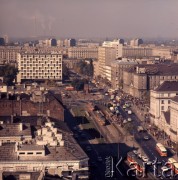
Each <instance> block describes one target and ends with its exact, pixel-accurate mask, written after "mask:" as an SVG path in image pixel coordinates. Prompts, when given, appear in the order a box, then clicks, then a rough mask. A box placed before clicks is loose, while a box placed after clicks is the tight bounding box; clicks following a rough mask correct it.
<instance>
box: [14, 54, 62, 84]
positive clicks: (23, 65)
mask: <svg viewBox="0 0 178 180" xmlns="http://www.w3.org/2000/svg"><path fill="white" fill-rule="evenodd" d="M17 59H18V70H19V74H18V76H17V82H18V83H20V82H21V81H22V80H47V79H49V80H55V81H57V82H61V81H62V54H60V53H56V52H51V53H47V52H45V53H43V52H36V53H35V52H34V53H28V52H27V53H19V54H18V58H17Z"/></svg>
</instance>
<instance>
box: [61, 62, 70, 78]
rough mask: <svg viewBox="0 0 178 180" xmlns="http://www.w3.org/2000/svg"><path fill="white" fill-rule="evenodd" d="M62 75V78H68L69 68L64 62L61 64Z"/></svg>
mask: <svg viewBox="0 0 178 180" xmlns="http://www.w3.org/2000/svg"><path fill="white" fill-rule="evenodd" d="M62 75H63V77H64V78H68V77H69V69H68V67H67V66H66V64H64V63H63V64H62Z"/></svg>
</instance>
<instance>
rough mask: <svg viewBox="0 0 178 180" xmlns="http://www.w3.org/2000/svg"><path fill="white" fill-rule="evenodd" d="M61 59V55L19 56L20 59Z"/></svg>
mask: <svg viewBox="0 0 178 180" xmlns="http://www.w3.org/2000/svg"><path fill="white" fill-rule="evenodd" d="M37 57H38V58H42V57H44V58H46V57H61V55H38V56H37V55H21V58H37Z"/></svg>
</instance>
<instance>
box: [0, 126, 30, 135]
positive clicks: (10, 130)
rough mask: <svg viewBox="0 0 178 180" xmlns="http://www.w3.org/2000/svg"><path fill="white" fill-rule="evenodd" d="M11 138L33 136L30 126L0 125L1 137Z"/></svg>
mask: <svg viewBox="0 0 178 180" xmlns="http://www.w3.org/2000/svg"><path fill="white" fill-rule="evenodd" d="M20 126H22V127H20ZM21 128H22V130H21ZM9 136H31V127H30V124H28V123H26V124H21V123H16V124H15V123H13V124H0V137H9Z"/></svg>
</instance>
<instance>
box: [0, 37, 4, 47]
mask: <svg viewBox="0 0 178 180" xmlns="http://www.w3.org/2000/svg"><path fill="white" fill-rule="evenodd" d="M4 45H5V40H4V38H2V37H0V46H4Z"/></svg>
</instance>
